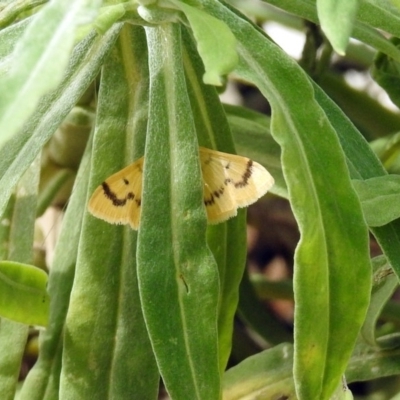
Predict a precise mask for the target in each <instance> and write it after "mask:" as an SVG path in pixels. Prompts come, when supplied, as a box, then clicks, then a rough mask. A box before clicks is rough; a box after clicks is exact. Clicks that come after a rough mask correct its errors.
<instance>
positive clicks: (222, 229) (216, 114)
mask: <svg viewBox="0 0 400 400" xmlns="http://www.w3.org/2000/svg"><path fill="white" fill-rule="evenodd" d="M182 36H183V40H184V48H183V50H184V51H183V60H184V68H185V76H186V82H187V86H188V94H189V98H190V105H191V108H192V112H193V118H194V123H195V126H196V132H197V137H198V142H199V144H200V145H201V146H205V147H209V148H214V149H217V150H220V151H225V152H231V153H232V152H234V146H233V141H232V135H231V132H230V129H229V125H228V121H227V118H226V116H225V113H224V109H223V107H222V105H221V102H220V100H219V97H218V94H217V91H216V90H215V87H213V86H211V85H205V84H204V83H203V82H202V81H201V76H202V75H203V73H204V67H203V64H202V62H201V58H200V57H199V55H198V53H197V51H196V48H195V42H194V40H193V38H192V36H191V35H190V34H189V32H188V30H184V32H183V34H182ZM245 216H246V212H245V210H240V211H239V213H238V216H237V218H232V219H231V220H229V221H227V222H226V223H223V224H218V225H209V226H208V229H207V243H208V246H209V247H210V250H211V251H212V253H213V255H214V258H215V261H216V262H217V265H218V270H219V282H220V302H219V311H218V345H219V367H220V371H221V374H222V373H223V371H225V368H226V364H227V362H228V359H229V356H230V353H231V347H232V331H233V319H234V315H235V312H236V309H237V305H238V296H239V285H240V281H241V279H242V276H243V271H244V268H245V263H246V220H245Z"/></svg>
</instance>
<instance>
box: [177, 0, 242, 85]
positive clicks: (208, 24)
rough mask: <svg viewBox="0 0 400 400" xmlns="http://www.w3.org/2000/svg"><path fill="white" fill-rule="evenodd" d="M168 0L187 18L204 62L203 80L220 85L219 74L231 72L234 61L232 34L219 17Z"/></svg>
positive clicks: (235, 63)
mask: <svg viewBox="0 0 400 400" xmlns="http://www.w3.org/2000/svg"><path fill="white" fill-rule="evenodd" d="M171 1H172V3H173V4H174V5H176V6H177V7H178V8H180V9H181V10H182V11H183V12H184V13H185V15H186V18H187V19H188V20H189V23H190V27H191V28H192V30H193V35H194V37H195V39H196V41H197V50H198V52H199V54H200V56H201V58H202V60H203V63H204V68H205V74H204V76H203V80H204V83H207V84H210V85H216V86H221V85H222V80H221V76H223V75H226V74H228V73H229V72H231V71H232V70H233V69H234V68H235V66H236V65H237V63H238V55H237V51H236V39H235V36H234V35H233V34H232V31H231V30H230V29H229V28H228V26H227V25H226V24H225V23H224V22H222V21H221V20H219V19H217V18H214V17H213V16H211V15H209V14H208V13H206V12H204V11H202V10H200V9H199V8H196V7H192V6H189V5H188V4H186V3H183V2H181V1H177V0H171Z"/></svg>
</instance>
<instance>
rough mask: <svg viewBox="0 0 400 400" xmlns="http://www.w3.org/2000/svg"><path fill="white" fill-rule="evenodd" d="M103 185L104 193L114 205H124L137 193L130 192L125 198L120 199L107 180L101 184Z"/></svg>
mask: <svg viewBox="0 0 400 400" xmlns="http://www.w3.org/2000/svg"><path fill="white" fill-rule="evenodd" d="M101 186H102V187H103V191H104V195H105V196H106V197H107V198H108V199H110V200H111V202H112V203H113V205H114V206H116V207H123V206H124V205H125V204H126V202H127V201H128V200H133V199H134V198H135V195H134V194H133V193H132V192H129V193H128V194H127V195H126V196H125V197H124V198H122V199H120V198H119V197H118V196H117V195H116V194H115V193H114V192H113V191H112V190H111V189H110V186H108V184H107V182H103V183H102V184H101Z"/></svg>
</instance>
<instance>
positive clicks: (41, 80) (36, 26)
mask: <svg viewBox="0 0 400 400" xmlns="http://www.w3.org/2000/svg"><path fill="white" fill-rule="evenodd" d="M99 5H100V2H99V0H86V1H81V0H74V1H70V0H53V1H52V2H50V3H48V4H47V5H45V6H44V7H43V8H42V9H41V10H40V11H39V12H38V13H37V14H36V15H35V16H34V17H33V18H32V19H31V22H30V24H29V26H28V27H27V28H26V30H25V32H24V34H23V36H22V37H21V39H20V40H19V41H18V43H17V45H16V46H15V49H14V51H13V53H12V55H11V61H10V63H9V64H8V70H7V73H6V74H4V75H3V76H1V77H0V93H2V94H3V95H2V97H1V98H0V132H2V134H1V136H0V148H1V147H3V146H4V143H5V142H6V141H7V140H8V139H10V137H12V136H13V135H15V134H16V133H17V132H18V131H19V130H20V129H21V128H22V126H23V124H24V123H25V122H26V121H27V119H28V118H29V117H30V116H31V115H32V113H33V112H34V111H35V109H36V108H37V106H38V103H39V100H40V98H41V97H42V96H43V95H44V94H46V93H47V92H49V91H50V90H53V89H54V88H56V87H57V85H58V84H59V83H60V82H61V79H62V78H63V76H64V72H65V70H66V68H67V65H68V62H69V59H70V55H71V54H70V53H71V51H72V48H73V45H74V31H75V28H76V26H77V25H79V24H87V23H89V22H90V21H91V20H92V19H93V18H94V17H95V16H96V12H97V8H98V6H99ZM54 60H57V62H54Z"/></svg>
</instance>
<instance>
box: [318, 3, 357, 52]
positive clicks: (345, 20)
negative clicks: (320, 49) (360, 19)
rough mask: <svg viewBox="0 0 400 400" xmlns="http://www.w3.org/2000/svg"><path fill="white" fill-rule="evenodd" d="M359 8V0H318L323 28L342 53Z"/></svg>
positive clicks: (335, 47)
mask: <svg viewBox="0 0 400 400" xmlns="http://www.w3.org/2000/svg"><path fill="white" fill-rule="evenodd" d="M357 8H358V0H317V11H318V17H319V22H320V24H321V28H322V30H323V31H324V33H325V35H326V36H327V38H328V40H329V41H330V42H331V44H332V47H333V48H334V49H335V50H336V52H337V53H338V54H340V55H344V54H345V52H346V47H347V45H348V43H349V39H350V35H351V33H352V30H353V24H354V20H355V17H356V13H357ZM338 27H340V29H338Z"/></svg>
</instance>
